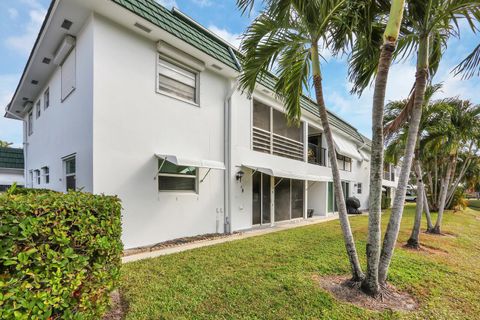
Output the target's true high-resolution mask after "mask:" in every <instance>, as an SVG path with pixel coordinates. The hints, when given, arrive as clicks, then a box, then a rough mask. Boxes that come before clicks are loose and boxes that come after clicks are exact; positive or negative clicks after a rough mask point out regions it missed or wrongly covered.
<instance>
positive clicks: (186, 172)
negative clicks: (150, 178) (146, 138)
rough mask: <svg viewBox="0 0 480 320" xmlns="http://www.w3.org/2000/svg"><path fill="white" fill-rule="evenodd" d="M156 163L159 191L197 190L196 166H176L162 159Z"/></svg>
mask: <svg viewBox="0 0 480 320" xmlns="http://www.w3.org/2000/svg"><path fill="white" fill-rule="evenodd" d="M158 164H159V173H158V190H159V191H192V192H196V191H197V171H198V169H197V168H195V167H184V166H176V165H174V164H173V163H170V162H168V161H164V160H159V161H158Z"/></svg>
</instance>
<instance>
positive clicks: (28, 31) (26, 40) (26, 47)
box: [5, 0, 47, 55]
mask: <svg viewBox="0 0 480 320" xmlns="http://www.w3.org/2000/svg"><path fill="white" fill-rule="evenodd" d="M22 2H23V3H25V4H27V5H28V6H29V7H30V8H29V9H30V10H29V12H28V16H29V20H28V22H27V23H26V25H25V28H24V29H23V30H22V33H21V34H18V35H15V36H10V37H8V38H7V39H6V40H5V45H6V46H7V48H9V49H12V50H15V51H17V52H20V53H22V54H24V55H28V54H29V53H30V51H31V50H32V47H33V44H34V42H35V39H36V38H37V35H38V32H39V30H40V26H41V25H42V22H43V19H44V18H45V15H46V13H47V11H46V9H45V8H43V7H41V5H40V4H39V3H38V2H37V1H34V0H22Z"/></svg>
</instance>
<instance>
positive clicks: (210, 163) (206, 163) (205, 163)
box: [155, 154, 225, 170]
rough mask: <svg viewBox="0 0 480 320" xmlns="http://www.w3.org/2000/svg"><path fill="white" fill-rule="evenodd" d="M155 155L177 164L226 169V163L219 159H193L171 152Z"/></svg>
mask: <svg viewBox="0 0 480 320" xmlns="http://www.w3.org/2000/svg"><path fill="white" fill-rule="evenodd" d="M155 156H156V157H157V158H159V159H162V160H166V161H168V162H170V163H173V164H174V165H176V166H183V167H195V168H206V169H216V170H225V164H223V162H219V161H214V160H201V159H192V158H185V157H180V156H177V155H170V154H156V155H155Z"/></svg>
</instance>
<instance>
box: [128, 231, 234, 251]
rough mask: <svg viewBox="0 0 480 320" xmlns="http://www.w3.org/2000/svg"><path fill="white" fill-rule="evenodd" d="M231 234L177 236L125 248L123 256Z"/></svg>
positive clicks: (225, 236) (226, 236)
mask: <svg viewBox="0 0 480 320" xmlns="http://www.w3.org/2000/svg"><path fill="white" fill-rule="evenodd" d="M240 233H241V232H234V233H233V235H238V234H240ZM231 236H232V234H224V233H211V234H204V235H199V236H194V237H185V238H178V239H173V240H169V241H165V242H160V243H157V244H154V245H151V246H148V247H141V248H134V249H127V250H125V251H124V252H123V256H124V257H128V256H131V255H134V254H138V253H143V252H151V251H157V250H160V249H165V248H171V247H177V246H180V245H183V244H187V243H193V242H199V241H204V240H214V239H221V238H228V237H231Z"/></svg>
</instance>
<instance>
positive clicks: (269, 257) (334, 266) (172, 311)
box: [121, 205, 480, 320]
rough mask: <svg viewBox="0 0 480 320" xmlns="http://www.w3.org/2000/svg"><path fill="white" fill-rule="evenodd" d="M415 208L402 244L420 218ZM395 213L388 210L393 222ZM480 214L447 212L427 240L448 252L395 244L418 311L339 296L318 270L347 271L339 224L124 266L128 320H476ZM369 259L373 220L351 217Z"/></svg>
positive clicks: (396, 268)
mask: <svg viewBox="0 0 480 320" xmlns="http://www.w3.org/2000/svg"><path fill="white" fill-rule="evenodd" d="M413 209H414V206H413V205H409V206H408V207H407V210H406V213H405V216H404V220H403V225H402V230H401V232H400V236H399V242H400V243H401V244H403V243H405V241H406V239H407V238H408V235H409V233H410V228H411V225H412V220H413ZM387 218H388V216H384V222H386V220H387ZM479 219H480V211H474V210H471V209H467V210H466V211H465V212H462V213H455V214H453V213H450V212H448V213H446V216H445V218H444V221H445V228H444V231H446V232H449V233H451V234H453V235H456V236H431V235H425V234H422V242H423V243H426V244H428V245H429V246H431V247H435V248H442V249H444V250H446V251H447V252H448V253H440V254H432V253H427V252H412V251H408V250H406V249H403V248H397V250H396V252H395V257H394V260H393V262H392V267H391V272H390V281H391V283H393V284H394V285H395V286H397V287H398V288H400V289H402V290H406V291H408V292H410V293H411V294H412V295H413V296H414V297H415V298H416V299H418V301H419V303H420V309H419V310H418V311H416V312H413V313H403V314H402V313H396V312H383V313H378V312H372V311H366V310H363V309H360V308H358V307H355V306H352V305H350V304H346V303H341V302H338V301H336V300H335V299H334V298H332V296H331V295H330V294H329V293H327V292H325V291H323V290H322V289H320V288H319V286H318V284H317V283H315V282H314V281H313V280H312V276H314V275H332V274H347V273H348V272H349V266H348V262H347V258H346V255H345V249H344V245H343V241H342V237H341V233H340V227H339V223H338V221H332V222H328V223H323V224H318V225H314V226H307V227H301V228H296V229H291V230H287V231H282V232H277V233H272V234H268V235H264V236H259V237H254V238H249V239H245V240H240V241H235V242H230V243H225V244H220V245H216V246H212V247H206V248H201V249H196V250H193V251H188V252H183V253H179V254H175V255H170V256H163V257H159V258H156V259H151V260H145V261H139V262H134V263H129V264H126V265H125V266H124V267H123V270H122V271H123V275H122V281H121V290H122V292H123V294H124V297H125V300H126V301H127V303H128V312H127V315H126V319H142V320H143V319H155V320H158V319H400V318H402V319H403V318H406V319H426V318H429V319H478V317H479V314H480V268H479V267H478V266H479V265H480V232H479V231H480V220H479ZM351 221H352V225H353V230H354V234H355V237H356V239H357V247H358V249H359V254H360V255H361V258H362V262H363V263H365V260H364V248H365V237H366V231H367V218H366V217H352V219H351Z"/></svg>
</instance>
